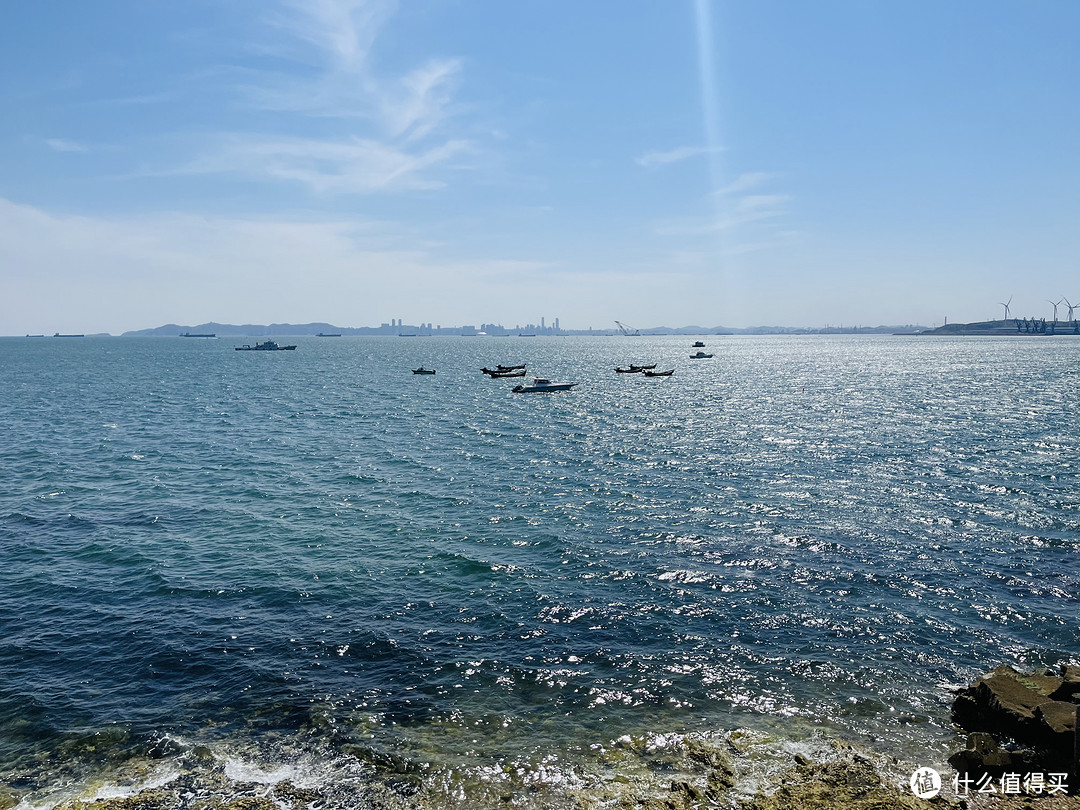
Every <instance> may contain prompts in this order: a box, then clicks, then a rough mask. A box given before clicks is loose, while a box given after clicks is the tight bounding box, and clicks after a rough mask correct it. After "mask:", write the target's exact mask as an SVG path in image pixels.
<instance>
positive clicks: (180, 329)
mask: <svg viewBox="0 0 1080 810" xmlns="http://www.w3.org/2000/svg"><path fill="white" fill-rule="evenodd" d="M395 332H396V330H395ZM379 333H380V330H379V329H370V328H361V329H346V328H342V327H340V326H334V325H333V324H329V323H304V324H292V323H272V324H270V325H269V326H267V325H264V324H252V323H246V324H242V325H240V326H237V325H235V324H230V323H213V322H211V323H200V324H198V325H197V326H179V325H177V324H175V323H168V324H165V325H164V326H158V327H155V328H154V329H137V330H135V331H132V332H124V334H123V337H178V336H180V335H183V334H193V335H217V336H218V337H269V336H273V335H318V334H324V335H366V334H379Z"/></svg>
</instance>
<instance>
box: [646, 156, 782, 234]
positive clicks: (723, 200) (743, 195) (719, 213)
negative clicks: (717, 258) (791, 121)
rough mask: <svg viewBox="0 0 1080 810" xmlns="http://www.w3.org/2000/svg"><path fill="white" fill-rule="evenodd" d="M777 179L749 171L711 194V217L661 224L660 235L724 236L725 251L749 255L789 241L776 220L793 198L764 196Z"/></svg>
mask: <svg viewBox="0 0 1080 810" xmlns="http://www.w3.org/2000/svg"><path fill="white" fill-rule="evenodd" d="M777 177H778V175H777V174H775V173H771V172H746V173H744V174H740V175H739V176H738V177H736V178H735V179H734V180H733V181H731V182H730V183H729V184H727V185H726V186H724V187H722V188H720V189H717V190H716V191H713V192H712V193H710V194H709V195H708V199H709V207H710V208H711V209H712V212H711V213H710V215H708V216H699V217H686V218H682V219H677V220H669V221H667V222H664V223H662V224H660V225H659V226H658V227H657V229H656V233H657V234H658V235H660V236H677V237H680V238H685V237H694V236H705V237H707V236H713V235H718V234H720V235H723V237H724V239H723V244H724V252H725V253H728V254H731V253H746V252H751V251H756V250H760V249H763V248H765V247H768V246H769V245H770V244H772V243H773V242H774V241H777V240H779V241H788V236H789V234H787V233H786V232H781V231H780V230H778V227H777V221H778V220H781V219H782V218H783V217H784V216H785V215H786V214H787V212H788V206H789V203H790V202H791V196H790V195H788V194H782V193H765V188H763V187H767V186H768V185H769V184H770V183H771V182H772V181H773V180H775V179H776V178H777Z"/></svg>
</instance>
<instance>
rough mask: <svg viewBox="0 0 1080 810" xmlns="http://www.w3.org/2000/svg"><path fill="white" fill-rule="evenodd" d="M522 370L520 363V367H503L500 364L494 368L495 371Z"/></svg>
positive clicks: (523, 365)
mask: <svg viewBox="0 0 1080 810" xmlns="http://www.w3.org/2000/svg"><path fill="white" fill-rule="evenodd" d="M523 368H525V364H524V363H522V364H521V365H520V366H504V365H502V364H501V363H500V364H499V365H497V366H495V370H496V371H520V370H521V369H523Z"/></svg>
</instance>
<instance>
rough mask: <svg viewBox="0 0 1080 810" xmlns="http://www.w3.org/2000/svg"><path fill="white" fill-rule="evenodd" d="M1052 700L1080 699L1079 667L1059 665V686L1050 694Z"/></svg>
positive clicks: (1074, 700)
mask: <svg viewBox="0 0 1080 810" xmlns="http://www.w3.org/2000/svg"><path fill="white" fill-rule="evenodd" d="M1050 697H1052V698H1053V699H1054V700H1066V701H1073V702H1076V701H1077V700H1078V699H1080V667H1070V666H1064V665H1063V666H1062V667H1061V686H1059V687H1058V688H1057V689H1055V690H1054V693H1053V694H1052V695H1050Z"/></svg>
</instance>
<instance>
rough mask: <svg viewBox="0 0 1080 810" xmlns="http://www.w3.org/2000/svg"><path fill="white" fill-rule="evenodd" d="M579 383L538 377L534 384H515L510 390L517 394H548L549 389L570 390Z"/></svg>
mask: <svg viewBox="0 0 1080 810" xmlns="http://www.w3.org/2000/svg"><path fill="white" fill-rule="evenodd" d="M575 385H577V383H553V382H552V381H551V380H545V379H543V378H542V377H536V378H534V379H533V381H532V385H515V386H514V387H513V388H511V389H510V390H511V391H513V392H514V393H515V394H546V393H547V392H548V391H569V390H570V389H571V388H573V387H574V386H575Z"/></svg>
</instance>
